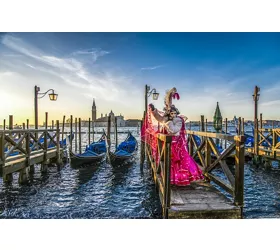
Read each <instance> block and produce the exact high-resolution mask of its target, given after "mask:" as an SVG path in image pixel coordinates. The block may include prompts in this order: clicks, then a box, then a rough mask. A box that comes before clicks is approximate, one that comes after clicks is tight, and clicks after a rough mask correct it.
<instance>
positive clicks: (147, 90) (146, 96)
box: [145, 84, 150, 114]
mask: <svg viewBox="0 0 280 250" xmlns="http://www.w3.org/2000/svg"><path fill="white" fill-rule="evenodd" d="M149 88H150V87H149V86H148V85H147V84H146V85H145V114H147V109H148V92H149Z"/></svg>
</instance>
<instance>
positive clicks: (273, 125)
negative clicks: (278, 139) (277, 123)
mask: <svg viewBox="0 0 280 250" xmlns="http://www.w3.org/2000/svg"><path fill="white" fill-rule="evenodd" d="M272 129H274V121H272Z"/></svg>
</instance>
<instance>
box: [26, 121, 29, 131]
mask: <svg viewBox="0 0 280 250" xmlns="http://www.w3.org/2000/svg"><path fill="white" fill-rule="evenodd" d="M26 129H29V119H26Z"/></svg>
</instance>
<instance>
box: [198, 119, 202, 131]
mask: <svg viewBox="0 0 280 250" xmlns="http://www.w3.org/2000/svg"><path fill="white" fill-rule="evenodd" d="M198 128H199V131H201V126H200V121H198Z"/></svg>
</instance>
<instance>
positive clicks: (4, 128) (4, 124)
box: [3, 119, 6, 130]
mask: <svg viewBox="0 0 280 250" xmlns="http://www.w3.org/2000/svg"><path fill="white" fill-rule="evenodd" d="M3 130H6V119H4V122H3Z"/></svg>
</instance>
